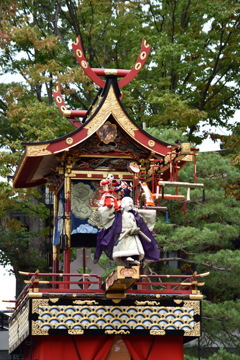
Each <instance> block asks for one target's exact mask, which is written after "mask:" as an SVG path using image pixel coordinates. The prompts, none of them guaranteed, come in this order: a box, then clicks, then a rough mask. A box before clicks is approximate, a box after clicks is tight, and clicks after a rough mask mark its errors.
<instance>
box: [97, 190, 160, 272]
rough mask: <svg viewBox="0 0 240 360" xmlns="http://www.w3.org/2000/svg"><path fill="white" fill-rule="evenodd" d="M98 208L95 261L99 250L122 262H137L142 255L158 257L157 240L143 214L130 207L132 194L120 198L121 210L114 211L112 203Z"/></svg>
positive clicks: (142, 257)
mask: <svg viewBox="0 0 240 360" xmlns="http://www.w3.org/2000/svg"><path fill="white" fill-rule="evenodd" d="M98 211H99V213H100V218H101V225H102V230H100V232H99V233H98V237H97V247H96V251H95V255H94V260H95V262H97V261H98V259H99V258H100V256H101V253H102V251H104V252H105V253H106V254H107V255H108V257H109V258H110V259H112V260H114V261H116V262H119V263H121V264H123V265H131V264H140V262H141V261H142V260H143V259H148V260H153V261H157V260H158V259H159V256H160V251H159V249H158V247H157V242H156V240H155V238H154V237H153V235H152V233H151V231H150V230H149V228H148V226H147V224H146V223H145V221H144V219H143V217H142V216H141V215H139V213H138V212H136V211H135V210H133V200H132V198H131V197H128V196H127V197H124V198H123V199H122V204H121V211H115V209H114V206H102V207H99V210H98ZM146 211H148V210H146Z"/></svg>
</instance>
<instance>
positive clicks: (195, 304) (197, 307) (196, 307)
mask: <svg viewBox="0 0 240 360" xmlns="http://www.w3.org/2000/svg"><path fill="white" fill-rule="evenodd" d="M184 306H186V307H187V308H189V307H191V308H192V309H193V310H194V312H195V314H198V315H200V301H189V300H185V301H184Z"/></svg>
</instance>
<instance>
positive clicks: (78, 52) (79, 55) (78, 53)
mask: <svg viewBox="0 0 240 360" xmlns="http://www.w3.org/2000/svg"><path fill="white" fill-rule="evenodd" d="M76 54H77V56H78V57H80V58H81V57H82V52H81V50H79V49H77V51H76Z"/></svg>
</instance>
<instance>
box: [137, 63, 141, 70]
mask: <svg viewBox="0 0 240 360" xmlns="http://www.w3.org/2000/svg"><path fill="white" fill-rule="evenodd" d="M141 67H142V64H141V63H140V62H137V63H136V65H135V69H136V70H139V69H141Z"/></svg>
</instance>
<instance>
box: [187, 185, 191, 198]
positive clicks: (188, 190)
mask: <svg viewBox="0 0 240 360" xmlns="http://www.w3.org/2000/svg"><path fill="white" fill-rule="evenodd" d="M187 201H190V187H188V188H187Z"/></svg>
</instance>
